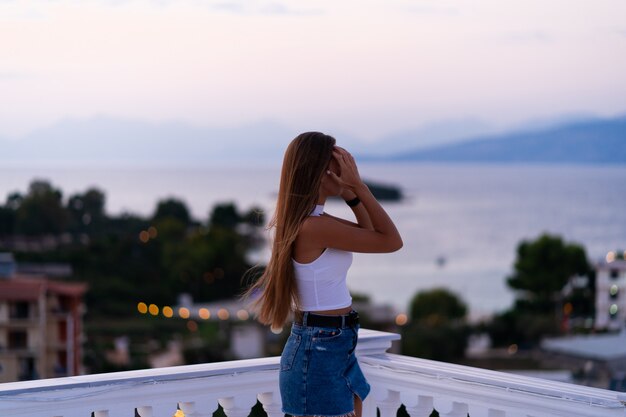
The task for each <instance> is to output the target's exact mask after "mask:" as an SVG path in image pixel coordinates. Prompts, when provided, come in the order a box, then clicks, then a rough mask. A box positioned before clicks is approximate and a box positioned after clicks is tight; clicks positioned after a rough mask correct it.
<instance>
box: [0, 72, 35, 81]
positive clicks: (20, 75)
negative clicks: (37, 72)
mask: <svg viewBox="0 0 626 417" xmlns="http://www.w3.org/2000/svg"><path fill="white" fill-rule="evenodd" d="M32 77H33V74H31V73H28V72H19V71H0V81H14V80H23V79H26V78H32Z"/></svg>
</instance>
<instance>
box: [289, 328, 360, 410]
mask: <svg viewBox="0 0 626 417" xmlns="http://www.w3.org/2000/svg"><path fill="white" fill-rule="evenodd" d="M358 330H359V326H358V325H356V326H353V327H344V328H338V327H312V326H303V325H300V324H297V323H294V324H293V325H292V327H291V334H290V335H289V338H288V339H287V343H286V344H285V347H284V348H283V353H282V354H281V356H280V373H279V385H280V396H281V399H282V403H283V405H282V412H283V413H286V414H291V415H292V416H326V417H339V416H350V415H353V414H354V395H357V396H358V397H359V398H360V399H361V400H364V399H365V397H366V396H367V394H369V391H370V386H369V384H368V383H367V380H366V379H365V376H364V375H363V372H362V371H361V368H360V367H359V363H358V362H357V359H356V356H355V354H354V350H355V348H356V344H357V333H358Z"/></svg>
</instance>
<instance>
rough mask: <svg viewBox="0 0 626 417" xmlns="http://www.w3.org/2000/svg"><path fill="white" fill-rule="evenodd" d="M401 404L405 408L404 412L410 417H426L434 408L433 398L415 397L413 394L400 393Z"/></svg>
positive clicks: (425, 396) (426, 396)
mask: <svg viewBox="0 0 626 417" xmlns="http://www.w3.org/2000/svg"><path fill="white" fill-rule="evenodd" d="M400 397H401V400H402V404H404V406H405V407H406V412H407V413H408V414H409V416H411V417H428V416H430V414H431V413H432V412H433V409H434V408H435V407H434V406H433V397H431V396H428V395H415V393H410V394H409V393H404V392H403V393H402V394H401V395H400Z"/></svg>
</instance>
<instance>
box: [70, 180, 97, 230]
mask: <svg viewBox="0 0 626 417" xmlns="http://www.w3.org/2000/svg"><path fill="white" fill-rule="evenodd" d="M105 200H106V199H105V195H104V192H102V191H100V190H99V189H97V188H90V189H88V190H87V191H86V192H84V193H82V194H81V193H77V194H74V195H72V196H71V197H70V198H69V200H68V202H67V212H68V215H69V224H70V230H71V231H72V232H74V233H88V234H93V233H100V232H102V230H103V228H104V224H105V221H106V215H105V213H104V206H105Z"/></svg>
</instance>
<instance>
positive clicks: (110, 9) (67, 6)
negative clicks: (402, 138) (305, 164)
mask: <svg viewBox="0 0 626 417" xmlns="http://www.w3.org/2000/svg"><path fill="white" fill-rule="evenodd" d="M624 74H626V2H624V1H623V0H594V1H589V0H583V1H581V0H548V1H546V0H509V1H502V0H474V1H469V0H458V1H447V0H413V1H408V0H341V1H337V0H316V1H303V0H282V1H280V0H279V1H264V0H241V1H228V0H216V1H200V0H180V1H167V0H158V1H157V0H152V1H149V0H127V1H125V0H110V1H105V0H50V1H43V0H30V1H20V0H0V138H8V139H19V138H20V137H22V136H25V135H27V134H28V133H30V132H32V131H34V130H37V129H41V128H45V127H46V126H49V125H52V124H54V123H57V122H59V121H62V120H67V119H87V118H91V117H95V116H102V115H105V116H107V117H114V118H123V119H131V120H142V121H149V122H162V121H180V122H184V123H188V124H190V125H193V126H199V127H215V126H218V127H229V126H238V125H242V124H246V123H255V122H259V121H273V122H277V123H280V124H283V125H285V126H289V127H291V128H296V129H297V128H298V127H300V126H302V127H303V128H304V127H306V128H310V127H316V128H318V130H326V129H329V130H339V131H342V132H347V133H349V134H351V135H354V136H356V137H360V138H363V139H365V140H370V139H375V138H377V137H381V136H384V135H388V134H391V133H393V132H397V131H403V130H410V129H415V128H419V127H420V126H424V125H427V124H429V123H441V122H443V123H445V121H447V120H455V119H456V120H458V119H468V120H480V121H481V122H484V123H487V124H488V125H490V126H496V127H501V128H506V127H507V126H514V125H518V124H520V123H524V122H526V121H529V120H541V119H550V118H554V117H560V116H563V115H569V114H586V115H595V116H601V117H612V116H616V115H621V114H624V113H626V77H625V76H624Z"/></svg>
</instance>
